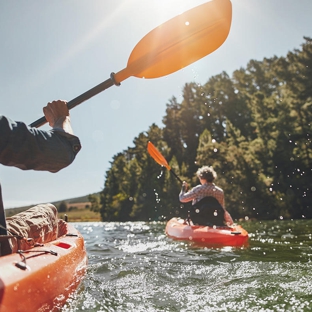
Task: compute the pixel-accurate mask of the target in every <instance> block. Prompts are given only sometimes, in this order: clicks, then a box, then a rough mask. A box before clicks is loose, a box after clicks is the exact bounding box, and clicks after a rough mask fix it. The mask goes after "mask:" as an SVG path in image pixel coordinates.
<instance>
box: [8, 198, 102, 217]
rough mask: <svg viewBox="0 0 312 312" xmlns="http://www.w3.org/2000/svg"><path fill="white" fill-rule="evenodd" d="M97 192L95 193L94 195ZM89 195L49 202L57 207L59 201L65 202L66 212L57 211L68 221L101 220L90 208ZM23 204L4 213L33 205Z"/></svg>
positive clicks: (14, 212)
mask: <svg viewBox="0 0 312 312" xmlns="http://www.w3.org/2000/svg"><path fill="white" fill-rule="evenodd" d="M96 194H98V193H95V194H94V195H96ZM88 196H89V195H85V196H81V197H75V198H70V199H63V200H59V201H55V202H51V204H53V205H54V206H55V207H57V208H59V206H60V204H61V203H66V206H67V209H66V212H59V217H60V218H62V219H64V218H65V214H66V215H67V217H68V221H69V222H89V221H93V222H95V221H101V216H100V213H98V212H94V211H91V210H90V207H91V203H90V202H89V200H88ZM35 205H36V204H34V205H30V206H23V207H17V208H9V209H6V210H5V215H6V216H7V217H10V216H13V215H15V214H17V213H19V212H22V211H25V210H27V209H28V208H30V207H33V206H35Z"/></svg>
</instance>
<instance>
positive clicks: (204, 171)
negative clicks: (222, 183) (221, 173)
mask: <svg viewBox="0 0 312 312" xmlns="http://www.w3.org/2000/svg"><path fill="white" fill-rule="evenodd" d="M196 174H197V176H198V178H200V179H205V180H206V181H207V182H212V181H213V180H214V179H216V178H217V173H216V172H215V171H214V170H213V168H212V167H211V166H210V167H209V166H203V167H201V168H199V169H198V170H197V172H196Z"/></svg>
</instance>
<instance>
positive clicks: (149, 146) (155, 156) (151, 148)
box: [147, 142, 171, 170]
mask: <svg viewBox="0 0 312 312" xmlns="http://www.w3.org/2000/svg"><path fill="white" fill-rule="evenodd" d="M147 151H148V153H149V154H150V155H151V156H152V158H153V159H154V160H155V161H156V162H157V163H158V164H160V165H161V166H164V167H166V168H167V169H168V170H171V168H170V166H169V164H168V162H167V160H166V159H165V157H164V156H163V155H162V154H161V153H160V152H159V151H158V149H157V148H156V147H155V145H154V144H153V143H152V142H148V143H147Z"/></svg>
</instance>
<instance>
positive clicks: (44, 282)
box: [0, 224, 87, 312]
mask: <svg viewBox="0 0 312 312" xmlns="http://www.w3.org/2000/svg"><path fill="white" fill-rule="evenodd" d="M86 268H87V253H86V249H85V245H84V239H83V237H82V236H81V234H80V233H79V232H78V231H77V230H76V229H75V228H74V227H73V226H72V225H71V224H68V229H67V233H66V235H64V236H61V237H59V238H57V239H56V240H55V241H52V242H49V243H46V244H44V245H43V246H40V247H33V248H31V249H29V250H26V251H22V252H21V253H14V254H11V255H7V256H3V257H0V312H25V311H33V312H34V311H40V312H43V311H59V310H60V308H61V307H62V306H63V305H64V304H65V302H66V300H67V299H68V297H69V296H70V294H72V293H73V292H74V291H75V290H76V289H77V287H78V286H79V284H80V282H81V280H82V278H83V277H84V275H85V272H86Z"/></svg>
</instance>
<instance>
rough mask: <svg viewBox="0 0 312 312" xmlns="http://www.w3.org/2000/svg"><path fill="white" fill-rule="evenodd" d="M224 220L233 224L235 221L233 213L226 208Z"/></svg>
mask: <svg viewBox="0 0 312 312" xmlns="http://www.w3.org/2000/svg"><path fill="white" fill-rule="evenodd" d="M224 220H225V222H226V224H227V225H232V224H233V223H234V222H233V219H232V217H231V215H230V214H229V213H228V212H227V211H226V210H224Z"/></svg>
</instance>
